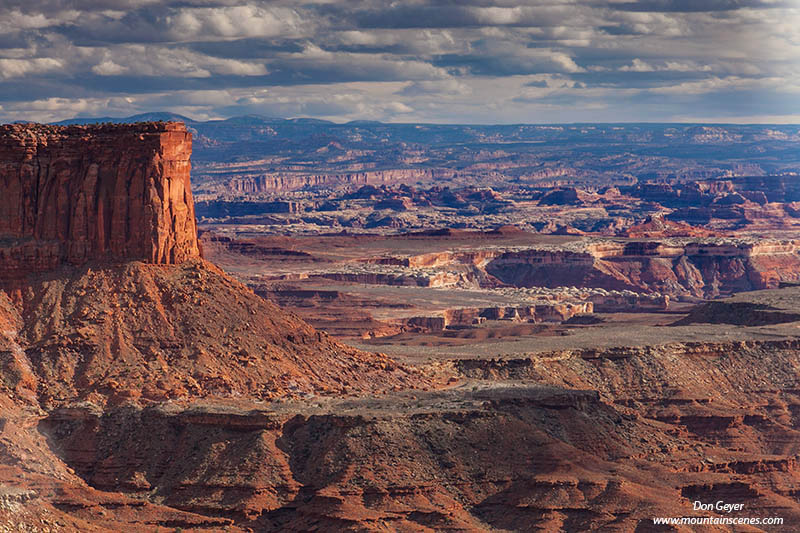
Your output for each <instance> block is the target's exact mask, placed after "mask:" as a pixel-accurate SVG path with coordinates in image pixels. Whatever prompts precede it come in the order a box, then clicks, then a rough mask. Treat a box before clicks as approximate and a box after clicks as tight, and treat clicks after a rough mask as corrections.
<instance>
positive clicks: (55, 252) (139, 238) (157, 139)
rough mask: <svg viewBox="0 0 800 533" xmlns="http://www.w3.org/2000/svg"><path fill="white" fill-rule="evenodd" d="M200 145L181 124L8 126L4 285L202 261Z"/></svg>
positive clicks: (1, 249) (0, 155)
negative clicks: (100, 266) (73, 269)
mask: <svg viewBox="0 0 800 533" xmlns="http://www.w3.org/2000/svg"><path fill="white" fill-rule="evenodd" d="M191 146H192V139H191V134H190V133H188V132H187V131H186V128H185V127H184V125H183V124H180V123H142V124H133V125H124V126H123V125H92V126H69V127H58V126H46V125H41V124H11V125H4V126H0V239H1V241H0V242H2V245H0V265H1V266H2V274H3V276H4V277H14V276H19V275H23V274H25V273H28V272H31V271H44V270H51V269H53V268H55V267H56V266H58V265H59V264H63V263H70V264H81V263H85V262H87V261H92V260H101V261H107V260H112V261H120V260H141V261H146V262H150V263H162V264H176V263H181V262H183V261H185V260H187V259H189V258H192V257H197V256H199V255H200V251H199V247H198V243H197V229H196V223H195V216H194V206H193V202H192V195H191V190H190V183H189V170H190V162H189V156H190V154H191Z"/></svg>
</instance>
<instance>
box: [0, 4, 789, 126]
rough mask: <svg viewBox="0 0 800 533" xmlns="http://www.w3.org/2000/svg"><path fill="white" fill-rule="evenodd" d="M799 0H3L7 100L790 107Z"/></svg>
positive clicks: (596, 111) (336, 113)
mask: <svg viewBox="0 0 800 533" xmlns="http://www.w3.org/2000/svg"><path fill="white" fill-rule="evenodd" d="M798 8H800V5H798V4H797V2H796V1H795V0H772V1H771V0H642V1H638V2H633V1H625V0H622V1H620V0H586V1H583V2H576V1H574V0H547V1H543V2H519V1H514V0H459V1H456V0H410V1H407V2H397V1H394V0H363V1H362V2H350V1H346V0H308V1H304V2H297V1H293V0H271V1H269V2H268V1H266V0H71V1H70V2H63V1H62V0H25V1H23V0H6V1H4V2H3V3H2V5H0V94H2V95H3V99H2V100H3V101H2V104H3V107H2V109H0V117H2V118H3V119H4V120H18V119H26V118H29V117H41V118H43V119H44V118H48V117H55V116H58V118H66V116H61V115H63V114H76V113H83V114H86V113H97V114H101V115H109V114H112V112H114V113H120V114H125V113H128V112H141V111H148V110H151V109H154V108H157V109H171V110H175V111H178V110H182V111H183V112H185V113H186V114H189V115H190V116H197V117H198V118H201V117H221V116H227V115H231V114H239V113H250V112H253V113H262V114H271V115H282V116H292V115H301V116H314V115H319V116H322V117H325V118H329V119H335V120H350V119H356V118H372V119H378V120H407V121H412V120H420V121H456V122H479V121H485V122H502V121H514V122H519V121H526V120H527V121H559V120H568V119H570V118H573V119H574V120H604V119H612V120H624V119H625V118H626V117H627V118H628V119H630V120H637V121H643V120H671V119H672V118H673V117H684V118H685V117H687V116H691V115H692V114H697V115H698V116H700V115H705V116H712V115H711V113H712V110H713V116H717V115H719V116H724V115H725V112H726V109H728V111H727V112H729V113H730V114H731V116H745V115H744V114H745V113H746V114H747V116H753V117H760V116H791V115H793V114H797V110H794V111H793V109H795V108H796V106H797V105H798V104H796V103H795V102H796V101H797V99H796V95H797V93H798V92H800V90H798V86H800V82H799V81H798V77H800V9H798ZM793 98H794V99H793ZM726 106H727V107H726ZM60 114H61V115H60Z"/></svg>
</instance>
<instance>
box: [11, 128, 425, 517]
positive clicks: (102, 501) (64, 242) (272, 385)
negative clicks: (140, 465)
mask: <svg viewBox="0 0 800 533" xmlns="http://www.w3.org/2000/svg"><path fill="white" fill-rule="evenodd" d="M0 146H2V149H0V169H2V180H0V184H1V185H2V187H3V188H2V192H3V193H4V194H3V195H0V196H2V200H0V202H2V207H0V211H1V212H2V214H3V215H4V216H3V217H2V223H0V224H2V227H0V230H1V231H2V236H3V239H2V241H0V250H2V254H0V288H2V289H4V290H0V406H2V408H3V410H2V415H0V527H1V528H4V529H3V530H29V531H40V530H41V531H75V530H81V531H94V530H97V531H101V530H102V531H105V530H114V529H117V528H119V527H123V528H124V529H126V530H131V531H158V530H174V528H176V527H190V528H192V529H209V530H219V528H221V527H223V526H229V525H230V521H229V520H226V519H223V518H206V517H203V516H200V515H197V514H193V513H186V512H183V511H179V510H176V509H173V508H168V507H164V506H160V505H154V504H153V503H148V502H145V501H142V500H131V499H130V498H127V497H124V496H122V495H120V494H117V493H103V492H100V491H97V490H95V489H93V488H91V487H89V486H87V485H86V483H85V482H84V481H83V480H82V479H81V478H80V477H78V476H76V475H75V473H74V471H73V470H72V469H71V468H69V467H68V466H67V465H65V464H64V463H63V462H62V461H61V459H59V458H58V457H57V453H60V449H59V448H58V446H57V445H56V443H55V442H54V441H52V440H48V438H47V437H48V435H46V434H42V433H39V432H38V431H37V429H36V428H37V425H38V420H39V419H40V418H41V417H42V416H45V414H46V410H48V409H52V408H54V407H55V406H59V405H64V406H66V405H72V404H74V403H75V402H81V401H88V402H91V405H96V406H99V407H98V408H102V407H103V406H106V405H114V404H120V403H124V404H126V405H136V404H147V403H152V402H157V401H163V400H168V399H175V398H188V397H192V398H199V397H204V396H215V397H218V398H219V397H228V398H231V397H248V398H250V399H251V400H256V399H262V400H263V399H268V398H272V397H275V396H298V395H309V394H313V393H317V394H334V393H335V394H339V395H351V394H355V393H364V392H365V391H379V390H381V389H383V390H387V389H391V388H400V387H408V386H412V385H421V384H423V383H424V382H426V380H425V379H424V378H422V376H421V375H420V373H419V372H417V371H414V370H409V369H407V368H405V367H401V366H400V365H397V364H395V363H393V362H392V361H391V360H389V359H388V358H386V357H382V356H379V355H375V354H366V353H363V352H359V351H357V350H354V349H352V348H349V347H346V346H343V345H341V344H339V343H336V342H334V341H332V340H330V339H328V338H327V336H326V335H324V334H322V333H319V332H317V331H316V330H314V329H313V328H311V327H310V326H308V325H307V324H305V323H304V322H303V321H302V320H300V319H299V318H297V317H296V316H294V315H292V314H290V313H286V312H284V311H282V310H280V309H278V308H277V307H275V306H274V305H272V304H270V303H268V302H266V301H265V300H263V299H262V298H260V297H259V296H257V295H255V294H254V293H253V292H252V291H250V290H249V289H247V288H246V287H244V286H243V285H241V284H240V283H238V282H236V281H235V280H233V279H231V278H229V277H228V276H227V275H225V274H224V273H223V272H222V271H220V270H219V269H217V268H216V267H214V266H213V265H211V264H210V263H207V262H205V261H203V260H202V259H200V257H199V247H198V241H197V233H196V229H195V220H194V213H193V210H192V196H191V190H190V188H189V179H188V176H189V154H190V149H191V137H190V136H189V135H188V134H187V133H186V131H185V129H184V128H183V126H182V125H178V124H160V123H152V124H136V125H132V126H95V127H92V126H86V127H68V128H59V127H49V126H40V125H12V126H4V127H3V129H2V141H0ZM9 296H10V297H9ZM141 436H142V437H145V436H146V435H145V434H142V435H141ZM54 452H56V453H54ZM115 490H116V488H115ZM23 509H24V510H25V512H22V510H23Z"/></svg>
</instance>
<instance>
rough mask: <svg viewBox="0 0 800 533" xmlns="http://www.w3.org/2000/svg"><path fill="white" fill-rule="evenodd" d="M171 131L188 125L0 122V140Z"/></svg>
mask: <svg viewBox="0 0 800 533" xmlns="http://www.w3.org/2000/svg"><path fill="white" fill-rule="evenodd" d="M170 131H180V132H185V131H186V125H185V124H184V123H183V122H135V123H131V124H116V123H104V124H75V125H70V126H56V125H53V124H39V123H36V122H28V123H17V124H0V140H2V139H18V140H21V139H24V138H26V137H29V136H36V137H49V138H53V137H64V138H68V137H87V136H99V135H120V134H134V135H137V134H145V133H165V132H170Z"/></svg>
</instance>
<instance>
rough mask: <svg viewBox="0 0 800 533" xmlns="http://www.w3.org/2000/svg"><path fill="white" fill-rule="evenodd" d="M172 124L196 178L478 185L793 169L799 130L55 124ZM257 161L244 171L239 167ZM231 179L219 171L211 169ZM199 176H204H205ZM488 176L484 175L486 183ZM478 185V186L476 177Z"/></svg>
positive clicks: (168, 116) (300, 122)
mask: <svg viewBox="0 0 800 533" xmlns="http://www.w3.org/2000/svg"><path fill="white" fill-rule="evenodd" d="M158 120H163V121H182V122H184V123H185V124H186V126H187V128H188V129H189V130H190V131H191V132H192V134H193V135H194V150H193V155H192V159H193V161H194V162H195V170H196V172H195V176H196V177H197V179H199V180H201V181H204V180H205V179H214V180H217V179H222V180H227V179H231V178H233V177H234V176H241V175H243V174H248V175H251V176H258V175H262V176H264V175H274V174H275V173H286V172H290V173H297V172H301V173H307V174H315V173H326V174H327V173H347V172H363V171H365V170H381V169H435V168H439V169H441V168H446V169H452V170H455V171H457V172H459V174H461V175H472V176H476V178H475V179H476V180H479V181H480V180H483V179H484V177H486V176H490V175H491V176H492V179H493V180H494V179H495V178H496V177H497V174H498V173H499V174H500V175H502V178H500V179H510V180H528V179H530V176H542V179H550V180H552V179H557V180H568V181H573V180H580V181H593V180H597V179H600V178H602V181H609V180H610V181H612V182H613V181H614V180H615V177H620V178H623V181H629V180H630V179H659V177H662V176H667V177H668V176H686V177H687V178H693V177H696V178H703V177H715V176H725V175H731V174H733V175H742V173H745V174H748V173H752V174H755V175H761V174H764V173H767V174H769V173H775V172H786V171H790V172H794V171H798V170H799V169H800V126H797V125H731V124H672V123H667V124H653V123H640V124H633V123H622V124H505V125H467V124H461V125H459V124H408V123H382V122H376V121H368V120H356V121H352V122H348V123H344V124H339V123H335V122H330V121H327V120H319V119H313V118H288V119H287V118H278V117H265V116H259V115H245V116H237V117H231V118H228V119H224V120H208V121H198V120H193V119H191V118H189V117H185V116H182V115H178V114H176V113H169V112H153V113H142V114H139V115H133V116H130V117H125V118H112V117H97V118H74V119H70V120H63V121H61V122H58V123H57V124H89V123H95V122H123V123H130V122H141V121H158ZM248 161H252V162H257V164H254V165H249V166H248V167H247V168H246V169H245V167H242V165H241V164H242V162H248ZM229 163H235V164H236V166H237V168H238V170H235V171H234V170H233V169H231V170H230V171H229V172H227V173H226V172H221V169H220V168H216V170H215V169H214V168H212V167H217V166H218V165H220V164H223V165H225V164H229ZM205 170H208V173H206V172H205ZM492 173H494V174H492ZM481 176H483V177H481Z"/></svg>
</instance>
